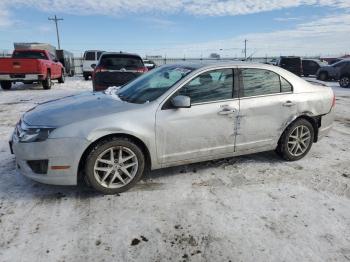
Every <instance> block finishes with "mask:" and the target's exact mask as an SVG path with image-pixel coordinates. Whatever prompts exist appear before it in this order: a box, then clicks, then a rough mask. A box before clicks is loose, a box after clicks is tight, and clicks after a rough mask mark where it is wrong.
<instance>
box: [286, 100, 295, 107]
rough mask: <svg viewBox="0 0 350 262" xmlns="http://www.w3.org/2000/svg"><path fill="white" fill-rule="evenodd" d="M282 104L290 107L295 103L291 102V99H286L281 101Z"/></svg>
mask: <svg viewBox="0 0 350 262" xmlns="http://www.w3.org/2000/svg"><path fill="white" fill-rule="evenodd" d="M283 106H287V107H291V106H295V103H293V102H292V101H290V100H288V101H286V102H285V103H283Z"/></svg>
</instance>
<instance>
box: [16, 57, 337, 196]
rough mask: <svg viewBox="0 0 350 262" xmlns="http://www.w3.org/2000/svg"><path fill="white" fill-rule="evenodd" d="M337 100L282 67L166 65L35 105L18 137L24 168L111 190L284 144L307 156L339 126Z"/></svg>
mask: <svg viewBox="0 0 350 262" xmlns="http://www.w3.org/2000/svg"><path fill="white" fill-rule="evenodd" d="M334 105H335V97H334V94H333V91H332V90H331V89H330V88H328V87H325V86H316V85H313V84H311V83H308V82H306V81H304V80H303V79H301V78H299V77H298V76H296V75H294V74H292V73H290V72H288V71H286V70H284V69H282V68H278V67H275V66H270V65H263V64H248V63H239V62H230V63H218V64H206V65H204V64H198V65H197V64H178V65H165V66H162V67H159V68H157V69H154V70H152V71H150V72H149V73H147V74H144V75H142V76H140V77H139V78H137V79H135V80H133V81H132V82H130V83H128V84H126V85H125V86H123V87H121V88H119V89H116V88H115V89H113V88H110V89H108V90H106V91H105V92H91V93H83V94H80V95H76V96H70V97H66V98H62V99H58V100H54V101H51V102H46V103H43V104H40V105H38V106H36V107H35V108H33V109H31V110H30V111H28V112H26V113H25V114H24V115H23V116H22V118H21V120H20V121H19V123H18V124H17V126H16V128H15V131H14V133H13V135H12V139H11V141H10V146H11V150H12V152H13V153H14V154H15V156H16V163H17V169H18V172H20V173H21V174H23V175H25V176H27V177H29V178H31V179H34V180H36V181H39V182H42V183H47V184H55V185H76V184H77V181H78V176H84V178H85V180H86V181H87V182H88V183H89V184H90V185H91V186H92V187H94V188H95V189H96V190H98V191H100V192H103V193H105V194H115V193H120V192H123V191H125V190H128V189H129V188H131V187H132V186H133V185H135V183H137V181H138V180H139V179H140V178H141V177H142V175H143V174H144V173H145V172H147V171H148V170H154V169H159V168H164V167H170V166H175V165H183V164H188V163H194V162H200V161H206V160H212V159H219V158H225V157H232V156H237V155H243V154H251V153H256V152H262V151H269V150H275V151H276V153H277V154H278V155H280V156H281V157H282V158H283V159H285V160H287V161H295V160H299V159H301V158H303V157H304V156H305V155H306V154H307V153H308V152H309V150H310V148H311V146H312V144H313V143H315V142H317V141H318V140H320V139H321V138H322V137H323V136H325V135H326V134H327V133H328V132H329V131H330V129H331V127H332V123H333V119H334Z"/></svg>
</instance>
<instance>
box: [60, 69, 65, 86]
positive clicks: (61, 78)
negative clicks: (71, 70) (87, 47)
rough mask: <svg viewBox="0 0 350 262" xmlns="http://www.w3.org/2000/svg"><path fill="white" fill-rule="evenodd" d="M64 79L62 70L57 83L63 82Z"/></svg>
mask: <svg viewBox="0 0 350 262" xmlns="http://www.w3.org/2000/svg"><path fill="white" fill-rule="evenodd" d="M64 80H65V78H64V72H63V71H62V72H61V77H60V78H58V83H60V84H63V83H64Z"/></svg>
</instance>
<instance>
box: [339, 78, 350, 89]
mask: <svg viewBox="0 0 350 262" xmlns="http://www.w3.org/2000/svg"><path fill="white" fill-rule="evenodd" d="M339 85H340V86H341V87H343V88H347V87H350V77H349V76H342V77H341V78H340V79H339Z"/></svg>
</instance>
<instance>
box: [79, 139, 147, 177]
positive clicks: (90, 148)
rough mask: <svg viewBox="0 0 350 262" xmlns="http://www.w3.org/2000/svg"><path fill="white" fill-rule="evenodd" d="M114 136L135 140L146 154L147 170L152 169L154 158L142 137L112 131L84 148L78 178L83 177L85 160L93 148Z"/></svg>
mask: <svg viewBox="0 0 350 262" xmlns="http://www.w3.org/2000/svg"><path fill="white" fill-rule="evenodd" d="M112 138H128V139H130V140H131V141H133V142H134V143H135V144H136V145H137V146H139V147H140V149H141V150H142V152H143V153H144V155H145V160H146V171H148V170H151V168H152V158H151V153H150V151H149V149H148V147H147V145H146V143H145V142H144V141H142V140H141V139H140V138H138V137H136V136H134V135H130V134H127V133H112V134H108V135H104V136H101V137H99V138H97V139H96V140H94V141H93V142H91V143H90V144H89V146H88V147H87V148H86V149H85V150H84V152H83V154H82V155H81V157H80V160H79V164H78V174H77V176H78V179H79V178H82V177H83V175H84V172H83V171H84V163H85V160H86V158H87V156H88V154H89V152H90V151H91V150H92V148H93V147H94V146H95V145H96V144H97V143H99V142H101V141H102V140H107V139H112Z"/></svg>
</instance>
